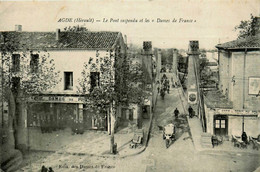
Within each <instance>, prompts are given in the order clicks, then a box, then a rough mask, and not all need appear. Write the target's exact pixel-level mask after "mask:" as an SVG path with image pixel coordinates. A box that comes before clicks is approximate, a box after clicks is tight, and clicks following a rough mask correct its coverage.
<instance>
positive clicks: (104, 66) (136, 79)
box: [78, 48, 148, 153]
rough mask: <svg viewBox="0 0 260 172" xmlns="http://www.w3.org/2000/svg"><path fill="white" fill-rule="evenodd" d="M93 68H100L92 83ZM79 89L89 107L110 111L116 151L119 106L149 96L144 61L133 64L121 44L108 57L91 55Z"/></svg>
mask: <svg viewBox="0 0 260 172" xmlns="http://www.w3.org/2000/svg"><path fill="white" fill-rule="evenodd" d="M90 72H99V74H97V75H96V76H95V77H96V79H94V80H96V84H95V83H93V80H92V83H91V79H90V78H91V77H92V78H93V75H92V76H91V73H90ZM78 82H79V85H80V86H79V87H78V91H79V92H80V93H81V94H82V95H83V96H84V98H85V99H84V102H85V104H86V105H87V106H86V107H87V108H88V109H89V110H91V111H95V112H97V113H96V114H95V115H99V114H100V113H104V114H107V119H108V121H111V123H110V125H111V126H108V132H109V133H110V134H111V145H110V151H111V153H114V152H113V145H114V133H115V123H116V116H117V114H116V107H118V106H119V105H126V106H127V105H129V103H136V104H142V103H143V100H144V99H145V98H146V97H147V96H148V95H147V93H146V91H145V90H144V89H143V86H142V84H143V72H142V70H141V65H140V64H132V63H131V61H130V59H128V58H127V57H126V56H125V54H122V53H121V52H120V49H119V48H117V49H116V50H115V53H113V51H110V55H109V56H108V57H97V58H95V59H94V58H90V59H89V61H88V62H87V63H85V64H84V70H83V71H82V73H81V78H80V79H79V80H78Z"/></svg>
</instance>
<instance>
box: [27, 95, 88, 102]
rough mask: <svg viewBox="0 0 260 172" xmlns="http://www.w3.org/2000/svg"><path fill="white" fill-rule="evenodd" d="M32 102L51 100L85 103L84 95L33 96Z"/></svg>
mask: <svg viewBox="0 0 260 172" xmlns="http://www.w3.org/2000/svg"><path fill="white" fill-rule="evenodd" d="M29 101H30V102H50V103H83V102H84V98H83V97H72V96H32V97H31V98H30V100H29Z"/></svg>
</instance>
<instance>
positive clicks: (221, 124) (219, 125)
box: [214, 115, 228, 136]
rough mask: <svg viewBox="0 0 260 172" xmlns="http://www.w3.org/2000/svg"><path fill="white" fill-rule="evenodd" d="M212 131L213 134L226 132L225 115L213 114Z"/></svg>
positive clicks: (225, 133)
mask: <svg viewBox="0 0 260 172" xmlns="http://www.w3.org/2000/svg"><path fill="white" fill-rule="evenodd" d="M214 133H215V135H220V136H225V135H227V134H228V118H227V115H215V116H214Z"/></svg>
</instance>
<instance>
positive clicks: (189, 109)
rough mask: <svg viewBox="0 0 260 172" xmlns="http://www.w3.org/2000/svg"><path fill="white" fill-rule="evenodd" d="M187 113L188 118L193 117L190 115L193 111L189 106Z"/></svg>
mask: <svg viewBox="0 0 260 172" xmlns="http://www.w3.org/2000/svg"><path fill="white" fill-rule="evenodd" d="M188 111H189V116H190V118H192V117H193V115H192V112H193V109H192V107H191V106H190V107H189V108H188Z"/></svg>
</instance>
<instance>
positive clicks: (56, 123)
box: [27, 95, 107, 132]
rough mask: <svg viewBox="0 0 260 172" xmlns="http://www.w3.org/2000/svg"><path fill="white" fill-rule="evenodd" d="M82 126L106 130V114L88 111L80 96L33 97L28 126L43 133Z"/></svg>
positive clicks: (28, 108)
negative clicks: (39, 129)
mask: <svg viewBox="0 0 260 172" xmlns="http://www.w3.org/2000/svg"><path fill="white" fill-rule="evenodd" d="M82 124H83V126H84V129H99V130H106V129H107V119H106V114H103V113H95V112H92V111H90V110H86V107H83V101H82V98H81V97H78V96H66V95H64V96H61V95H58V96H53V95H51V96H37V97H32V98H31V100H30V103H29V106H28V107H27V126H28V127H33V128H37V127H38V128H41V130H42V132H51V131H53V130H59V129H65V128H75V127H76V125H82Z"/></svg>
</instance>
